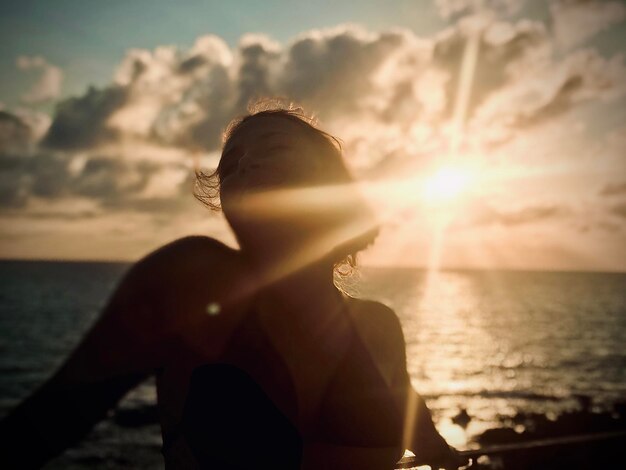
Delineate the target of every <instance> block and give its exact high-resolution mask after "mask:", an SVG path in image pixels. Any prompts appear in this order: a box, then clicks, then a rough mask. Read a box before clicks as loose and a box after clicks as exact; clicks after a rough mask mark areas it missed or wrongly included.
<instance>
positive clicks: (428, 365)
mask: <svg viewBox="0 0 626 470" xmlns="http://www.w3.org/2000/svg"><path fill="white" fill-rule="evenodd" d="M128 267H129V265H128V264H123V263H74V262H39V261H36V262H35V261H32V262H27V261H1V262H0V352H1V354H0V416H1V415H4V414H5V413H7V412H8V410H10V408H11V407H13V406H14V405H15V404H17V403H18V402H19V401H20V400H21V399H23V398H24V397H26V396H27V395H28V394H29V393H30V392H32V391H33V390H34V389H35V388H36V387H37V386H38V385H39V384H41V383H42V382H43V381H44V380H45V379H46V378H47V377H49V376H50V374H52V372H53V371H54V370H55V369H56V368H57V367H58V366H59V365H60V364H61V362H62V361H63V359H64V358H65V357H66V356H67V355H68V354H69V352H70V351H71V350H72V349H73V348H74V347H75V346H76V345H77V343H78V341H79V340H80V338H81V337H82V335H83V334H84V333H85V331H86V330H87V329H88V328H89V326H90V325H91V324H92V323H93V321H94V320H95V318H96V317H97V316H98V313H99V312H100V310H101V308H102V307H103V305H104V303H105V302H106V299H107V298H108V296H109V295H110V293H111V292H112V290H113V289H114V287H115V285H116V283H117V282H118V281H119V280H120V278H121V276H122V275H123V274H124V272H125V271H126V270H127V269H128ZM345 288H346V290H348V291H349V292H351V293H352V294H353V295H356V296H359V297H364V298H371V299H375V300H379V301H381V302H383V303H385V304H387V305H388V306H390V307H392V308H393V309H394V310H395V311H396V313H397V314H398V316H399V318H400V320H401V323H402V326H403V330H404V335H405V340H406V343H407V364H408V370H409V373H410V375H411V378H412V381H413V384H414V386H415V388H416V389H417V390H418V391H419V392H420V393H421V394H422V396H424V397H425V399H426V401H427V403H428V405H429V407H430V408H431V410H432V412H433V416H434V419H435V422H436V424H437V426H438V428H439V430H440V431H441V433H442V434H443V435H444V436H445V437H446V439H447V440H448V442H449V443H450V444H452V445H455V446H458V447H460V448H463V447H466V446H468V445H471V443H472V439H473V437H475V436H477V435H478V434H479V433H481V432H482V431H484V430H486V429H490V428H494V427H498V426H499V425H500V424H501V423H502V422H503V421H505V420H506V419H507V418H512V417H513V416H515V414H516V413H518V412H527V413H529V412H533V413H543V414H545V415H546V416H547V417H549V418H554V417H556V416H558V415H559V414H560V413H563V412H566V411H569V410H573V409H576V408H577V407H578V406H579V403H580V396H588V397H590V398H591V399H592V406H593V407H595V408H597V409H608V408H610V406H611V405H612V404H614V403H616V402H617V401H619V400H623V399H624V397H626V348H625V347H624V345H625V344H626V274H619V273H565V272H517V271H463V270H456V271H441V272H434V273H430V272H427V271H424V270H419V269H406V268H398V269H392V268H371V267H367V268H362V269H361V270H360V271H359V273H357V274H356V275H355V276H354V277H353V278H351V279H350V280H348V281H346V286H345ZM155 400H156V392H155V390H154V385H153V383H152V382H150V381H149V382H146V383H144V384H143V385H141V386H140V387H138V388H137V389H135V390H134V391H132V392H131V393H130V394H129V395H128V396H127V397H126V398H125V399H124V400H123V401H122V402H121V403H120V405H119V408H120V409H121V410H122V411H126V412H128V411H129V410H130V411H131V412H132V411H133V410H139V411H141V410H147V409H149V407H150V405H151V404H153V403H154V402H155ZM461 410H466V411H467V414H468V415H469V417H470V418H471V420H470V421H469V424H468V425H467V426H465V427H462V426H460V425H458V424H454V421H455V420H454V417H455V416H456V415H458V414H459V412H460V411H461ZM122 411H118V412H112V413H111V415H110V417H109V418H107V419H106V420H104V421H103V422H101V423H100V424H99V425H97V426H96V427H95V428H94V430H93V431H92V432H91V434H90V435H89V436H88V438H87V439H85V440H84V441H83V442H81V443H80V444H79V445H78V446H76V447H75V448H73V449H69V450H68V451H66V452H65V454H63V455H62V456H60V457H59V458H57V459H55V460H54V461H52V462H50V464H48V466H47V467H46V468H48V469H56V468H75V469H84V468H87V467H89V468H94V467H95V468H103V469H104V468H162V467H163V463H162V461H161V457H160V453H159V452H160V451H159V449H160V445H161V438H160V431H159V427H158V424H155V423H151V422H150V423H148V424H146V425H141V426H139V425H133V424H130V425H129V424H128V423H127V422H125V421H124V420H123V419H120V416H122V417H123V414H122Z"/></svg>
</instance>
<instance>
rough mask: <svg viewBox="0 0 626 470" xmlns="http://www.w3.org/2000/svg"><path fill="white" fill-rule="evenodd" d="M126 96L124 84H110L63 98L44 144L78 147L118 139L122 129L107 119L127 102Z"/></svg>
mask: <svg viewBox="0 0 626 470" xmlns="http://www.w3.org/2000/svg"><path fill="white" fill-rule="evenodd" d="M126 98H127V90H126V89H125V88H123V87H120V86H116V85H111V86H108V87H105V88H102V89H97V88H95V87H89V89H88V90H87V92H86V93H85V94H84V95H83V96H79V97H76V98H74V97H72V98H68V99H66V100H63V101H61V102H60V103H59V104H57V106H56V110H55V115H54V119H53V120H52V124H51V125H50V128H49V129H48V133H47V134H46V136H45V137H44V139H43V142H42V143H43V145H44V146H46V147H49V148H53V149H61V150H77V149H85V148H93V147H95V146H97V145H98V144H102V143H105V142H107V141H111V140H115V139H116V138H117V137H118V135H119V131H118V130H117V129H115V128H113V127H112V126H110V125H109V123H108V119H109V118H110V116H111V115H112V114H113V113H114V112H115V111H116V110H119V109H121V108H122V107H123V106H124V104H125V102H126Z"/></svg>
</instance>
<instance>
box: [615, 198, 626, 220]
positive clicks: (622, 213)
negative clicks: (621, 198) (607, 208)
mask: <svg viewBox="0 0 626 470" xmlns="http://www.w3.org/2000/svg"><path fill="white" fill-rule="evenodd" d="M611 214H613V215H615V216H617V217H619V218H622V219H626V202H621V203H619V204H615V205H614V206H613V207H611Z"/></svg>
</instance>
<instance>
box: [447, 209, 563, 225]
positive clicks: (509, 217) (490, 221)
mask: <svg viewBox="0 0 626 470" xmlns="http://www.w3.org/2000/svg"><path fill="white" fill-rule="evenodd" d="M570 213H571V211H570V210H569V208H568V207H566V206H562V205H557V204H541V205H532V206H527V207H522V208H519V209H514V210H502V209H496V208H494V207H491V206H489V205H486V204H480V205H477V206H475V207H473V208H472V209H471V211H470V212H469V213H468V214H467V217H466V218H465V220H462V221H460V222H459V224H458V225H459V226H461V227H464V226H471V227H473V226H485V225H502V226H505V227H513V226H517V225H526V224H533V223H537V222H544V221H547V220H553V219H560V218H563V217H565V216H567V215H569V214H570Z"/></svg>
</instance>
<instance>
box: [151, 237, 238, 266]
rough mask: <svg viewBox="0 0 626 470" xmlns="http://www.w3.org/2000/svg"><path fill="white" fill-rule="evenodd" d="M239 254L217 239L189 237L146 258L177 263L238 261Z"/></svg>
mask: <svg viewBox="0 0 626 470" xmlns="http://www.w3.org/2000/svg"><path fill="white" fill-rule="evenodd" d="M238 254H239V252H238V251H237V250H235V249H233V248H230V247H229V246H227V245H225V244H224V243H222V242H220V241H219V240H216V239H215V238H211V237H206V236H202V235H189V236H186V237H183V238H179V239H177V240H174V241H172V242H169V243H167V244H165V245H163V246H162V247H161V248H159V249H157V250H155V251H153V252H152V253H151V254H150V255H148V256H147V257H146V261H150V262H158V261H161V260H163V261H167V262H171V261H177V260H185V261H189V259H198V258H200V259H201V260H206V259H210V260H215V259H216V258H218V259H226V258H229V259H231V260H233V261H235V260H236V259H238V257H239V256H238Z"/></svg>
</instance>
